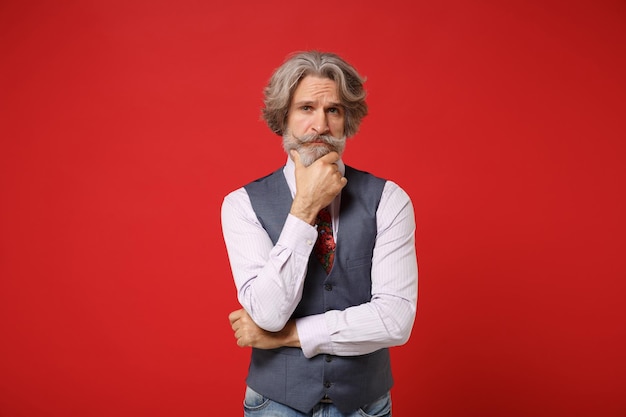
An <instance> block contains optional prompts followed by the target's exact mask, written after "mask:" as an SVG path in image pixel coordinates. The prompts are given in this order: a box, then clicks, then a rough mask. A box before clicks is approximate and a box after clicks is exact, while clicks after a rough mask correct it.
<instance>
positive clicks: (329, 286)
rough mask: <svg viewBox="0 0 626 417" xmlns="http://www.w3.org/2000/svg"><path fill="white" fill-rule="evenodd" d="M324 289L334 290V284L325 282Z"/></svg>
mask: <svg viewBox="0 0 626 417" xmlns="http://www.w3.org/2000/svg"><path fill="white" fill-rule="evenodd" d="M324 289H325V290H326V291H332V290H333V286H332V285H330V284H325V285H324Z"/></svg>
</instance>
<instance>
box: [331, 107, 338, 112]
mask: <svg viewBox="0 0 626 417" xmlns="http://www.w3.org/2000/svg"><path fill="white" fill-rule="evenodd" d="M328 113H339V109H338V108H337V107H331V108H330V109H328Z"/></svg>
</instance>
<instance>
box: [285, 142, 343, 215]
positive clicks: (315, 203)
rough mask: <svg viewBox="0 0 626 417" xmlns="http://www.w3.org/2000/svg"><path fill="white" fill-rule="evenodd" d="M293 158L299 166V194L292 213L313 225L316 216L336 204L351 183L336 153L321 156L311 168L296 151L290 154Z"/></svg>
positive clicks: (297, 173)
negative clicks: (344, 189)
mask: <svg viewBox="0 0 626 417" xmlns="http://www.w3.org/2000/svg"><path fill="white" fill-rule="evenodd" d="M291 157H292V159H293V161H294V163H295V165H296V171H295V173H296V195H295V197H294V199H293V203H292V205H291V211H290V213H291V214H292V215H294V216H296V217H298V218H300V219H302V220H304V221H305V222H307V223H309V224H311V225H313V224H315V218H316V217H317V213H319V211H320V210H321V209H323V208H324V207H326V206H328V205H329V204H330V202H331V201H333V199H334V198H335V197H336V196H337V194H339V193H340V192H341V190H342V189H343V187H345V186H346V184H347V183H348V180H347V179H346V177H344V176H343V175H341V172H339V167H338V166H337V161H338V160H339V154H338V153H337V152H330V153H328V154H326V155H324V156H322V157H321V158H319V159H318V160H317V161H315V162H313V163H312V164H311V165H309V166H308V167H305V166H304V165H303V164H302V162H301V161H300V154H298V152H297V151H296V150H292V151H291Z"/></svg>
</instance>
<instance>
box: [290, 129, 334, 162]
mask: <svg viewBox="0 0 626 417" xmlns="http://www.w3.org/2000/svg"><path fill="white" fill-rule="evenodd" d="M320 139H321V140H322V141H323V142H324V144H325V146H321V145H318V146H304V145H306V144H307V143H310V142H314V141H317V140H320ZM345 147H346V137H345V136H344V137H342V138H336V137H334V136H331V135H317V134H309V135H304V136H302V137H296V136H295V135H293V134H291V132H290V131H288V130H286V131H285V133H284V134H283V148H284V149H285V152H287V155H289V151H291V150H292V149H295V150H296V151H298V154H300V162H302V165H304V166H305V167H308V166H309V165H311V164H312V163H313V162H315V161H317V160H318V159H320V158H321V157H322V156H324V155H327V154H329V153H330V152H333V151H335V152H337V153H338V154H339V155H341V154H342V153H343V150H344V148H345Z"/></svg>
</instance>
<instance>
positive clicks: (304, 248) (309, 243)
mask: <svg viewBox="0 0 626 417" xmlns="http://www.w3.org/2000/svg"><path fill="white" fill-rule="evenodd" d="M316 240H317V229H316V228H315V227H314V226H311V225H310V224H308V223H307V222H305V221H303V220H301V219H299V218H297V217H296V216H294V215H291V214H289V215H288V216H287V220H286V221H285V225H284V226H283V230H282V232H281V233H280V236H279V237H278V242H276V244H277V245H279V246H282V247H285V248H291V249H293V251H294V252H296V253H299V254H302V255H304V256H309V255H310V254H311V251H312V250H313V246H314V245H315V241H316Z"/></svg>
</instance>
